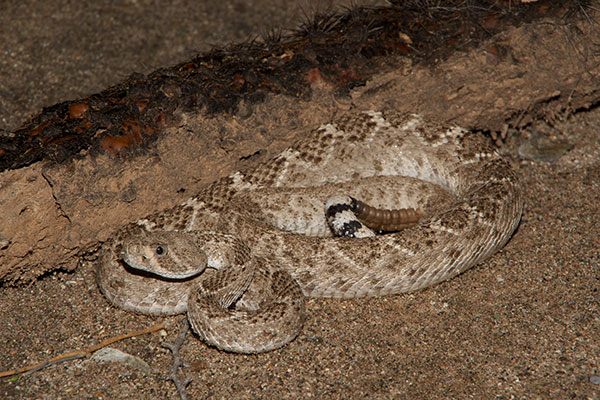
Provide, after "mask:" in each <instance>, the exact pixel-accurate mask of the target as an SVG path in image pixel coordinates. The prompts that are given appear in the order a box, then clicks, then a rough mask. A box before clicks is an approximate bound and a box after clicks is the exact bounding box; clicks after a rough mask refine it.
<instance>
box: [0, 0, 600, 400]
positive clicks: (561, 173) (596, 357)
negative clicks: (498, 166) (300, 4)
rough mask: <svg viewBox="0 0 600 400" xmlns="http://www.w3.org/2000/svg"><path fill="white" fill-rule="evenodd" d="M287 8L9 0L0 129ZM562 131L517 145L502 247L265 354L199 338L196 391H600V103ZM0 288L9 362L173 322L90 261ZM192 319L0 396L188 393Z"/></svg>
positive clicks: (340, 309)
mask: <svg viewBox="0 0 600 400" xmlns="http://www.w3.org/2000/svg"><path fill="white" fill-rule="evenodd" d="M284 3H286V2H283V1H282V2H281V3H274V2H269V3H268V4H269V5H261V4H252V3H247V2H239V3H228V4H225V3H224V2H223V3H217V2H215V3H203V5H198V6H189V5H188V6H186V7H187V8H186V7H184V5H183V4H179V3H175V5H172V6H169V7H167V8H165V7H163V6H161V7H159V6H158V5H157V4H155V3H154V2H150V1H147V2H146V1H129V2H127V3H124V4H125V5H122V6H119V7H115V6H112V5H110V4H112V3H110V2H106V4H105V3H103V2H96V3H94V5H93V6H91V5H90V6H86V5H84V4H71V3H70V2H64V4H61V5H54V7H53V9H50V6H47V5H44V4H45V3H42V2H38V1H30V2H25V3H20V5H19V6H12V5H11V6H7V5H3V6H0V7H2V12H1V13H0V15H1V17H0V20H2V21H0V22H2V24H0V26H3V28H2V33H1V36H2V37H0V43H4V44H3V45H2V46H3V47H1V48H0V51H1V56H2V57H1V60H2V65H1V67H0V74H2V75H1V77H0V121H1V124H2V125H3V127H4V128H6V129H11V128H14V127H16V126H18V125H19V123H21V122H22V121H24V120H25V119H26V118H28V117H30V116H31V115H33V114H35V113H36V112H37V111H39V109H40V108H41V107H42V106H44V105H51V104H53V103H55V102H58V101H62V100H66V99H69V98H76V97H81V96H84V95H87V94H89V93H92V92H95V91H98V90H101V89H103V88H104V87H105V86H107V85H110V84H113V83H116V82H118V81H120V80H121V79H122V78H123V77H125V76H127V75H129V74H130V73H131V72H134V71H135V72H148V71H151V70H152V69H154V68H155V67H157V66H161V65H168V64H172V63H174V62H176V61H181V60H183V59H185V58H186V57H188V56H190V55H191V54H193V53H194V51H195V50H205V49H206V47H205V46H207V43H211V42H212V43H223V42H227V41H230V40H237V39H241V38H244V37H246V36H248V35H251V34H252V33H253V32H256V30H255V29H256V28H257V27H264V26H271V25H273V24H279V23H281V24H283V25H288V26H289V23H290V21H294V20H297V18H298V16H299V14H300V13H299V12H298V8H297V6H296V5H295V3H294V6H293V7H290V6H282V4H284ZM53 4H56V2H54V3H53ZM236 4H237V5H236ZM265 4H266V3H265ZM48 21H51V23H48ZM276 21H280V22H276ZM173 26H176V27H178V29H175V30H174V29H172V27H173ZM74 27H75V28H76V29H74ZM259 31H260V30H259ZM556 127H557V128H559V130H560V131H562V132H563V133H564V134H565V135H566V137H568V139H569V141H570V143H571V144H573V145H574V147H573V149H572V150H571V151H569V152H568V153H566V154H565V155H563V156H562V157H561V158H560V159H558V160H557V161H555V162H552V163H541V162H531V161H524V160H520V159H519V158H518V156H517V155H516V154H512V156H513V158H514V160H515V161H514V164H515V167H516V168H517V170H518V172H519V174H520V176H521V178H522V182H523V187H524V192H525V201H526V210H525V214H524V216H523V221H522V223H521V226H520V227H519V229H518V231H517V232H516V234H515V235H514V237H513V238H512V240H511V241H510V242H509V243H508V245H507V246H506V247H505V248H504V249H503V250H502V251H500V252H499V253H498V254H496V255H494V256H493V257H492V258H490V259H489V260H488V261H487V262H485V263H484V264H482V265H480V266H478V267H476V268H474V269H473V270H471V271H468V272H467V273H465V274H463V275H461V276H460V277H458V278H456V279H453V280H451V281H449V282H446V283H443V284H440V285H437V286H435V287H432V288H430V289H427V290H424V291H421V292H418V293H414V294H409V295H405V296H394V297H385V298H377V299H361V300H351V301H350V300H310V301H309V302H308V313H309V318H308V321H307V322H306V325H305V328H304V331H303V332H302V334H301V335H300V336H299V337H298V338H297V339H296V340H295V341H294V342H292V343H291V344H290V345H288V346H286V347H285V348H283V349H281V350H279V351H275V352H271V353H268V354H263V355H257V356H240V355H231V354H226V353H222V352H219V351H217V350H214V349H211V348H207V347H206V346H205V345H204V344H202V343H201V342H200V341H199V340H198V339H197V338H195V337H193V336H191V335H190V336H188V338H187V340H186V342H185V344H184V346H183V348H182V357H183V358H184V360H185V361H186V363H187V364H188V365H189V368H188V369H186V370H185V373H187V374H188V375H190V376H191V377H192V378H193V381H192V383H191V384H190V386H189V387H188V394H189V398H216V399H220V398H310V397H312V398H478V399H479V398H500V399H509V398H520V399H521V398H525V399H535V398H577V399H587V398H590V399H596V398H600V384H598V383H597V382H598V381H599V380H600V378H599V377H598V376H599V375H600V344H599V338H600V303H599V298H600V224H599V219H600V217H599V216H598V214H599V213H598V204H600V184H599V182H600V161H599V160H600V144H599V140H598V137H599V135H598V129H599V127H600V112H598V111H591V112H585V113H583V112H582V113H579V114H577V115H575V116H571V117H570V118H568V119H567V121H566V122H563V123H559V124H558V125H557V126H556ZM0 298H1V299H2V300H1V301H0V315H2V317H1V320H0V369H10V368H18V367H22V366H25V365H29V364H32V363H35V362H39V361H44V360H47V359H49V358H51V357H53V356H56V355H59V354H62V353H64V352H67V351H71V350H74V349H84V348H87V347H89V346H91V345H93V344H95V343H98V342H100V341H101V340H104V339H106V338H109V337H113V336H116V335H118V334H120V333H125V332H129V331H134V330H138V329H141V328H144V327H148V326H152V325H154V324H157V323H159V322H160V321H162V319H154V318H151V317H145V316H139V315H132V314H130V313H127V312H124V311H122V310H119V309H116V308H114V307H112V306H110V305H109V304H108V302H107V301H106V300H105V299H104V298H103V297H102V295H101V294H100V292H99V291H98V289H97V287H96V285H95V282H94V279H93V274H92V265H91V264H88V263H84V264H82V266H81V267H80V268H79V269H78V270H77V271H76V272H75V273H71V274H65V273H56V274H51V275H48V276H45V277H43V278H40V279H39V280H38V281H37V282H35V283H32V284H31V285H30V286H28V287H19V288H11V287H3V288H0ZM180 319H181V317H179V318H172V319H167V320H166V322H167V327H166V329H165V330H162V331H159V332H157V333H152V334H148V335H144V336H140V337H137V338H135V339H128V340H125V341H122V342H119V343H116V344H114V345H112V347H115V348H118V349H120V350H122V351H124V352H126V353H129V354H132V355H135V356H137V357H139V358H141V359H142V360H144V361H145V362H146V363H148V364H149V366H150V368H151V370H152V371H151V372H144V371H142V370H140V369H136V368H134V367H131V366H127V365H123V364H117V363H99V362H95V361H90V360H77V361H70V362H66V363H63V364H59V365H56V366H52V367H49V368H47V369H45V370H43V371H40V372H37V373H34V374H32V375H30V376H22V377H19V378H7V379H2V380H0V396H2V397H5V398H28V399H29V398H31V399H34V398H42V399H44V398H47V399H55V398H69V399H70V398H73V399H81V398H105V399H112V398H143V399H146V398H148V399H151V398H177V393H176V391H175V388H174V386H173V385H172V383H170V382H168V381H165V377H166V376H167V375H168V369H169V365H170V361H171V359H170V353H169V351H168V350H166V349H164V348H163V347H161V345H160V343H161V342H162V341H172V340H174V339H175V337H176V334H177V330H178V326H179V320H180ZM594 382H596V383H594Z"/></svg>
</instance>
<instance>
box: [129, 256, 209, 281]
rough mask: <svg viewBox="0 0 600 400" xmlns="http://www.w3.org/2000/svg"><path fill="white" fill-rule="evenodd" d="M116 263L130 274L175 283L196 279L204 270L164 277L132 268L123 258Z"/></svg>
mask: <svg viewBox="0 0 600 400" xmlns="http://www.w3.org/2000/svg"><path fill="white" fill-rule="evenodd" d="M117 263H118V264H119V265H120V266H121V267H122V268H123V269H124V270H125V271H127V272H128V273H130V274H132V275H136V276H139V277H143V278H151V279H156V280H159V281H163V282H173V283H177V282H180V283H183V282H189V281H191V280H193V279H196V278H197V277H198V276H199V275H201V274H202V273H203V272H204V271H202V272H198V273H197V274H195V275H192V276H188V277H185V278H167V277H164V276H162V275H158V274H155V273H152V272H150V271H143V270H141V269H137V268H134V267H132V266H131V265H129V264H127V263H126V262H125V260H123V259H118V260H117Z"/></svg>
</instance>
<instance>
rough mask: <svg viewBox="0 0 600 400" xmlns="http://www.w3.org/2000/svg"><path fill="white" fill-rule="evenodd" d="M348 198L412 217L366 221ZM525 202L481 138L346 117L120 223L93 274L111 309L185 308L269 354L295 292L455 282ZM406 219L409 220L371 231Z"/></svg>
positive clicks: (403, 118) (503, 234)
mask: <svg viewBox="0 0 600 400" xmlns="http://www.w3.org/2000/svg"><path fill="white" fill-rule="evenodd" d="M348 196H352V197H348ZM354 198H356V199H359V200H362V201H364V202H365V203H368V204H370V205H372V206H375V207H378V208H380V209H386V210H398V209H405V208H406V209H409V210H405V211H395V212H389V211H377V212H372V213H371V214H370V215H371V219H372V220H375V222H373V221H370V222H369V221H365V219H366V220H368V219H369V217H368V216H367V217H366V218H364V217H365V215H366V214H369V211H372V210H367V212H362V211H364V206H365V204H363V203H360V202H358V203H357V202H356V201H355V200H354ZM325 203H327V208H326V209H325ZM361 207H363V209H361ZM522 207H523V202H522V198H521V194H520V190H519V186H518V181H517V177H516V175H515V173H514V171H513V170H512V169H511V168H510V166H509V164H508V163H507V162H506V161H504V160H503V159H502V158H501V157H500V156H499V155H498V153H497V152H496V151H494V149H492V148H491V147H490V146H489V145H488V144H487V142H486V140H485V139H484V138H483V137H481V136H480V135H476V134H471V133H469V132H467V131H465V130H463V129H461V128H458V127H443V126H441V125H439V124H436V123H433V122H425V121H423V120H422V118H421V117H419V116H417V115H411V114H391V115H386V116H385V117H384V116H383V114H382V113H379V112H372V111H370V112H365V113H359V112H354V113H348V114H344V115H342V116H341V117H339V118H337V119H336V120H335V121H334V122H332V123H330V124H326V125H323V126H321V127H320V128H318V129H316V130H314V131H313V132H311V133H310V134H308V135H307V136H306V137H305V138H304V139H303V140H302V141H300V142H299V143H297V144H296V145H295V146H293V147H291V148H289V149H287V150H285V151H284V152H282V153H281V154H280V155H278V156H277V157H275V158H274V159H272V160H271V161H269V162H267V163H265V164H263V165H261V166H259V167H258V168H256V169H255V170H253V171H252V172H250V173H247V174H243V173H240V172H237V173H235V174H232V175H231V176H229V177H226V178H223V179H220V180H218V181H216V182H215V183H213V184H212V185H209V186H208V187H207V188H205V189H204V190H202V191H201V192H200V193H199V194H198V195H197V196H195V197H193V198H190V199H189V200H187V201H186V202H185V203H183V204H180V205H178V206H176V207H174V208H172V209H170V210H167V211H163V212H160V213H156V214H154V215H151V216H149V217H148V218H145V219H142V220H140V221H137V222H135V223H132V224H130V225H127V226H126V227H124V228H123V229H121V230H120V231H119V233H118V234H117V235H116V236H115V237H114V238H113V239H111V240H110V241H108V242H107V243H105V244H104V246H103V249H102V251H101V254H100V257H99V261H98V268H97V280H98V284H99V286H100V288H101V290H102V292H103V293H104V294H105V296H106V297H107V298H108V299H109V300H110V301H111V302H113V303H114V304H115V305H117V306H120V307H123V308H125V309H128V310H133V311H137V312H141V313H150V314H176V313H182V312H186V311H187V313H188V318H189V320H190V322H191V324H192V327H193V328H194V330H195V331H196V332H197V333H198V334H199V335H200V336H201V337H202V338H203V339H205V340H206V341H207V342H208V343H210V344H213V345H215V346H217V347H219V348H221V349H224V350H228V351H235V352H249V353H252V352H262V351H268V350H271V349H274V348H277V347H280V346H282V345H284V344H285V343H287V342H289V341H290V340H292V339H293V338H294V337H295V336H296V335H297V334H298V332H299V331H300V329H301V327H302V323H303V320H304V312H305V309H304V297H303V295H302V294H304V295H305V296H315V297H346V298H349V297H361V296H379V295H387V294H396V293H401V292H406V291H412V290H417V289H420V288H424V287H426V286H429V285H432V284H435V283H437V282H440V281H443V280H446V279H449V278H452V277H453V276H455V275H457V274H459V273H461V272H463V271H464V270H466V269H468V268H470V267H471V266H473V265H475V264H477V263H478V262H480V261H482V260H483V259H485V258H486V257H488V256H490V255H491V254H492V253H494V252H495V251H496V250H498V249H499V248H501V247H502V246H503V245H504V244H505V243H506V242H507V241H508V239H509V238H510V236H511V235H512V233H513V231H514V230H515V229H516V227H517V225H518V223H519V220H520V217H521V212H522ZM357 212H358V214H360V215H359V217H358V219H357V218H356V216H355V214H356V213H357ZM394 216H396V217H399V220H394ZM361 218H362V222H361ZM417 218H420V220H419V221H418V222H416V220H417ZM392 220H394V221H392ZM404 223H406V224H405V225H406V226H410V225H414V224H415V223H416V225H415V226H412V227H409V228H407V229H404V230H401V231H398V232H391V233H385V234H376V233H375V232H373V231H372V230H371V229H369V228H368V226H371V227H372V228H374V229H376V230H393V229H396V228H395V227H394V228H392V229H388V227H389V226H390V225H394V224H396V225H399V226H400V227H402V225H403V224H404ZM332 230H335V231H336V233H337V234H338V235H342V236H347V237H336V236H334V234H333V233H332Z"/></svg>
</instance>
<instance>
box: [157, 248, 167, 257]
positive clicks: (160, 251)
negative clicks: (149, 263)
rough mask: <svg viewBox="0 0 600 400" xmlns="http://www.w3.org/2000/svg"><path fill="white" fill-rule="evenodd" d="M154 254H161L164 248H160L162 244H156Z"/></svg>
mask: <svg viewBox="0 0 600 400" xmlns="http://www.w3.org/2000/svg"><path fill="white" fill-rule="evenodd" d="M155 251H156V254H158V255H159V256H160V255H163V254H164V253H165V249H163V248H162V246H156V250H155Z"/></svg>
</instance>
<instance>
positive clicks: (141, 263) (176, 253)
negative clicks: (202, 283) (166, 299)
mask: <svg viewBox="0 0 600 400" xmlns="http://www.w3.org/2000/svg"><path fill="white" fill-rule="evenodd" d="M122 244H123V245H122V247H121V253H120V257H121V259H122V260H123V261H124V262H125V263H126V264H127V265H129V266H130V267H131V268H134V269H137V270H141V271H145V272H149V273H151V274H154V275H158V276H161V277H164V278H167V279H187V278H191V277H193V276H195V275H198V274H200V273H202V272H203V271H204V270H205V269H206V266H207V257H206V254H205V253H204V251H203V250H202V249H201V248H200V247H199V246H198V244H197V243H196V242H195V241H194V240H193V237H191V236H190V235H188V234H186V233H185V232H175V231H156V232H148V231H141V232H136V233H134V234H131V235H129V236H127V237H125V238H123V241H122Z"/></svg>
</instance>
